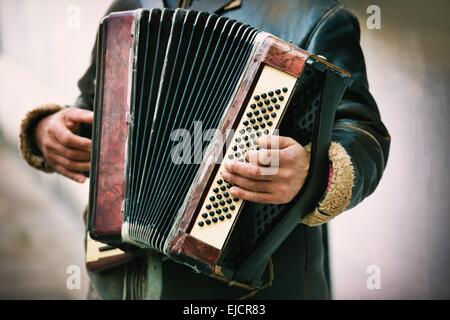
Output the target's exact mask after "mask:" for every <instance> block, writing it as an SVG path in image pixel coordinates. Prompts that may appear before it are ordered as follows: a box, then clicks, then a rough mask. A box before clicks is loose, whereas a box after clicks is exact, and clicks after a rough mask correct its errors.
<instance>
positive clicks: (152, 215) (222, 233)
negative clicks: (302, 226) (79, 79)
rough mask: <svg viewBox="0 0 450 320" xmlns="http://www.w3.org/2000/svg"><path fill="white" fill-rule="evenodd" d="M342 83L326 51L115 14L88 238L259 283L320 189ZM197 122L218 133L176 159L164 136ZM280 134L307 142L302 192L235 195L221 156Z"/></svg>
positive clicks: (167, 16)
mask: <svg viewBox="0 0 450 320" xmlns="http://www.w3.org/2000/svg"><path fill="white" fill-rule="evenodd" d="M349 82H350V76H349V74H348V73H347V72H345V71H343V70H341V69H339V68H337V67H335V66H333V65H331V64H329V63H328V62H327V61H326V60H325V59H323V58H320V57H317V56H315V55H312V54H310V53H308V52H306V51H304V50H301V49H299V48H297V47H295V46H293V45H291V44H289V43H287V42H284V41H282V40H280V39H278V38H276V37H275V36H273V35H270V34H268V33H265V32H261V31H259V30H257V29H255V28H253V27H251V26H249V25H246V24H243V23H241V22H238V21H235V20H231V19H228V18H225V17H219V16H217V15H211V14H208V13H202V12H200V13H199V12H195V11H186V10H180V9H178V10H169V9H165V10H159V9H154V10H151V11H146V10H137V11H129V12H120V13H113V14H110V15H109V16H107V17H106V18H105V19H104V20H103V21H102V24H101V26H100V31H99V35H98V53H97V76H96V99H95V108H94V110H95V123H94V129H93V150H94V151H93V157H92V165H91V173H90V176H91V185H90V204H89V223H88V229H89V232H90V235H91V237H92V238H93V239H96V240H99V241H102V242H104V243H108V244H110V245H112V246H119V247H121V246H122V247H123V245H124V244H126V245H130V246H134V247H140V248H143V249H150V250H155V251H157V252H160V253H161V254H164V255H166V256H168V257H170V258H171V259H173V260H175V261H177V262H180V263H183V264H186V265H188V266H190V267H192V268H193V269H195V270H197V271H199V272H202V273H204V274H207V275H210V276H213V277H216V278H220V279H222V280H225V281H228V282H231V281H233V282H236V283H242V284H243V285H246V286H248V287H259V286H261V281H262V274H263V273H264V270H265V267H266V264H267V261H268V258H269V257H270V255H271V254H272V253H273V252H274V251H275V250H276V249H277V248H278V247H279V245H280V244H281V243H282V242H283V241H284V240H285V239H286V238H287V237H288V235H289V234H290V232H291V231H292V230H293V229H294V228H295V226H296V225H297V224H298V223H299V221H300V220H301V218H302V217H303V216H304V215H305V214H307V213H309V212H311V211H312V210H313V209H314V207H315V205H317V203H318V202H319V200H320V197H321V196H322V195H323V193H324V191H325V189H326V185H327V179H328V147H329V144H330V137H331V129H332V125H333V121H334V116H335V108H336V105H337V104H338V102H339V100H340V99H341V97H342V95H343V92H344V91H345V89H346V87H347V86H348V84H349ZM200 122H201V125H202V129H203V131H206V130H208V129H219V130H220V132H221V133H222V135H223V137H226V138H225V139H218V138H214V139H212V140H211V141H203V140H202V139H197V138H194V139H193V140H194V145H196V147H197V148H196V147H195V146H194V152H193V154H191V155H189V159H190V160H192V161H191V162H192V163H174V161H172V158H171V151H172V150H173V149H174V147H175V145H176V144H177V143H179V141H173V139H172V138H173V136H172V133H173V132H174V131H176V130H177V129H180V128H182V129H185V130H187V132H189V133H190V134H191V135H192V136H193V137H196V132H195V130H197V129H196V126H195V124H198V123H200ZM275 129H278V130H279V134H280V135H285V136H290V137H293V138H294V139H296V140H297V141H298V142H300V143H301V144H302V145H304V146H306V145H310V148H311V160H310V169H309V174H308V177H307V179H306V182H305V184H304V186H303V188H302V190H301V191H300V193H299V194H298V196H297V197H296V199H294V200H293V201H292V202H291V203H288V204H284V205H267V204H257V203H251V202H248V201H242V200H240V199H237V198H233V197H232V196H231V195H230V194H229V193H228V192H227V190H228V189H229V188H230V187H231V186H230V185H229V184H227V183H226V182H225V181H223V180H222V179H221V177H220V168H221V166H222V164H221V162H220V161H219V160H218V157H219V156H223V157H224V159H235V160H240V161H244V160H243V155H244V153H245V151H246V150H249V149H254V148H256V147H257V146H256V145H255V139H256V138H257V137H259V136H262V135H265V134H272V133H274V130H275ZM230 130H233V131H230ZM197 137H198V136H197ZM200 137H201V135H200ZM189 143H190V142H189ZM198 150H200V151H198ZM217 151H220V152H217ZM198 156H200V157H201V159H202V161H200V162H196V161H195V158H196V157H198Z"/></svg>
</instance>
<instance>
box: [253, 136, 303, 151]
mask: <svg viewBox="0 0 450 320" xmlns="http://www.w3.org/2000/svg"><path fill="white" fill-rule="evenodd" d="M296 143H297V142H296V141H295V140H294V139H292V138H289V137H283V136H272V135H268V136H262V137H260V138H259V139H258V145H259V146H260V147H261V148H265V149H284V148H287V147H289V146H292V145H294V144H296Z"/></svg>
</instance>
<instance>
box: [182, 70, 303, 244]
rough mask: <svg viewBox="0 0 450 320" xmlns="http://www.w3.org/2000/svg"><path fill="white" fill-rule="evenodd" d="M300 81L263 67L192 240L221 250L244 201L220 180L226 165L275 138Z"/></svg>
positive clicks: (228, 185) (241, 158)
mask: <svg viewBox="0 0 450 320" xmlns="http://www.w3.org/2000/svg"><path fill="white" fill-rule="evenodd" d="M296 81H297V78H296V77H294V76H292V75H290V74H287V73H285V72H282V71H280V70H278V69H276V68H274V67H271V66H269V65H264V66H263V68H262V71H261V74H260V77H259V78H258V80H257V83H256V86H255V88H254V90H253V93H252V95H251V99H250V100H249V102H248V104H247V106H246V108H245V110H244V111H243V112H242V117H241V119H240V121H239V124H238V126H237V128H236V129H235V130H234V132H233V137H232V139H231V143H230V144H229V145H228V147H227V150H226V153H225V156H224V158H223V160H224V161H222V163H221V164H220V167H219V170H218V171H217V174H216V176H215V178H214V179H213V183H212V185H211V187H210V188H209V191H208V193H207V196H206V197H205V200H204V202H203V204H202V206H201V211H200V212H199V214H198V216H197V218H196V221H195V223H194V225H193V228H192V230H191V233H190V234H191V236H193V237H195V238H197V239H199V240H201V241H203V242H205V243H207V244H209V245H211V246H213V247H215V248H217V249H222V248H223V246H224V244H225V242H226V240H227V238H228V235H229V233H230V232H231V230H232V228H233V225H234V221H235V220H236V218H237V216H238V215H239V213H240V211H241V209H242V207H243V206H244V204H245V203H244V201H243V200H242V199H239V198H236V197H233V196H232V195H231V194H230V193H229V189H230V188H231V187H232V185H231V184H229V183H227V182H226V181H224V180H223V178H222V177H221V172H222V171H223V170H224V164H225V161H241V162H245V161H246V160H245V158H244V157H245V153H246V152H247V151H248V150H259V146H258V144H257V139H258V138H259V137H261V136H263V135H272V134H273V133H274V132H275V129H276V128H277V127H278V124H279V122H280V121H281V119H282V117H283V114H284V110H285V107H286V105H287V102H288V101H289V97H290V94H291V92H292V91H293V88H294V86H295V83H296Z"/></svg>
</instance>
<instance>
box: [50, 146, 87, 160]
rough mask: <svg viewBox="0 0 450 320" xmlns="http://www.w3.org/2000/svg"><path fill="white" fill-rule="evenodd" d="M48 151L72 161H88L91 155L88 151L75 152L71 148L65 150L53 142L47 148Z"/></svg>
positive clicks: (75, 150)
mask: <svg viewBox="0 0 450 320" xmlns="http://www.w3.org/2000/svg"><path fill="white" fill-rule="evenodd" d="M48 151H50V152H53V153H56V154H57V155H59V156H62V157H64V158H67V159H70V160H74V161H82V162H85V161H90V159H91V153H90V152H88V151H83V150H77V149H72V148H66V147H64V146H63V145H62V144H60V143H59V142H54V143H52V144H51V145H50V146H48Z"/></svg>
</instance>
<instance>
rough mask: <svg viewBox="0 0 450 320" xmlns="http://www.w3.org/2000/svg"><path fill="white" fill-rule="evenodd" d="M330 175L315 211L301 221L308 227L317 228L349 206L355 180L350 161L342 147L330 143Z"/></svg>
mask: <svg viewBox="0 0 450 320" xmlns="http://www.w3.org/2000/svg"><path fill="white" fill-rule="evenodd" d="M328 157H329V160H330V165H331V168H330V170H331V171H332V174H331V175H330V180H329V181H328V188H327V191H326V193H325V195H324V197H323V198H322V200H321V201H320V203H319V205H318V206H317V207H316V209H315V210H314V211H313V212H311V213H309V214H308V215H306V216H305V217H304V218H303V219H302V221H301V222H302V223H303V224H306V225H308V226H311V227H312V226H318V225H320V224H323V223H325V222H328V221H330V220H331V219H333V218H334V217H336V216H338V215H339V214H340V213H342V212H343V211H344V210H345V209H346V208H347V207H348V205H349V204H350V200H351V198H352V189H353V183H354V179H355V173H354V167H353V163H352V160H351V158H350V156H349V154H348V153H347V151H346V150H345V149H344V147H343V146H342V145H341V144H339V143H337V142H332V143H331V145H330V149H329V150H328Z"/></svg>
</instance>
